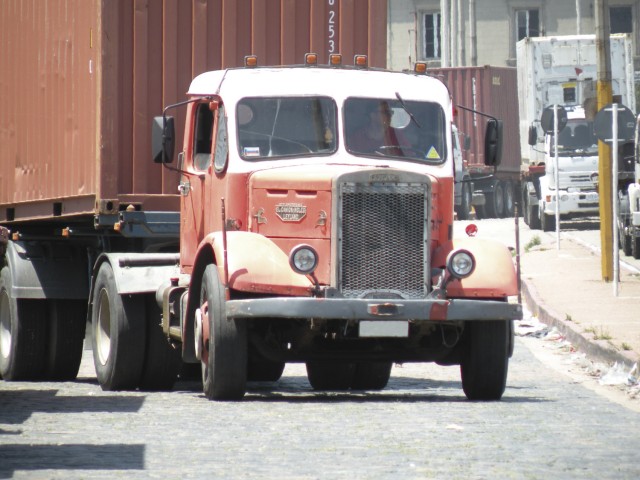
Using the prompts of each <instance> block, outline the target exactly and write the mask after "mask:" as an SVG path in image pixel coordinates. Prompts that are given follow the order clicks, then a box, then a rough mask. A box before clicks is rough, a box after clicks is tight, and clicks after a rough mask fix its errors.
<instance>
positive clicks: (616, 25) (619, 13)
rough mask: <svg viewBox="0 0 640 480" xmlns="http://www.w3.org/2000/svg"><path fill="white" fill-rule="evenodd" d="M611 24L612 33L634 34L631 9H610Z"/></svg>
mask: <svg viewBox="0 0 640 480" xmlns="http://www.w3.org/2000/svg"><path fill="white" fill-rule="evenodd" d="M609 22H610V28H611V33H633V14H632V12H631V7H610V8H609Z"/></svg>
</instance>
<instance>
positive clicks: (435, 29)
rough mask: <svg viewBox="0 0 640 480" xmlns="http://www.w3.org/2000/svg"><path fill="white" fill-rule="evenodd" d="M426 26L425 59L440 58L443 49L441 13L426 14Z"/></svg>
mask: <svg viewBox="0 0 640 480" xmlns="http://www.w3.org/2000/svg"><path fill="white" fill-rule="evenodd" d="M423 25H424V30H423V31H424V41H423V45H424V50H423V54H424V58H425V59H426V58H440V56H441V55H442V49H441V45H440V39H441V38H442V36H441V29H440V26H441V16H440V14H439V13H425V14H424V17H423Z"/></svg>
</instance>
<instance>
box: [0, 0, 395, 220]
mask: <svg viewBox="0 0 640 480" xmlns="http://www.w3.org/2000/svg"><path fill="white" fill-rule="evenodd" d="M386 24H387V1H386V0H264V1H257V0H39V1H37V2H34V1H27V0H3V1H2V2H1V3H0V51H1V52H2V55H1V56H0V223H2V224H5V225H7V226H11V225H12V224H16V223H18V222H22V221H36V220H52V219H53V220H55V219H60V221H68V220H71V219H76V220H79V219H83V218H86V217H93V216H94V215H96V214H102V213H105V214H112V213H115V212H117V211H118V210H120V209H124V208H126V207H127V206H128V205H134V206H135V207H136V208H137V209H141V210H164V211H167V210H169V211H171V210H177V209H178V203H179V202H178V198H177V195H176V194H177V190H176V186H177V184H178V178H177V175H176V174H175V173H174V172H171V171H169V170H167V169H162V168H160V167H159V166H157V165H154V164H152V162H151V154H150V146H149V145H150V124H151V118H152V117H153V116H155V115H159V114H161V112H162V108H163V106H164V105H168V104H171V103H175V102H177V101H180V100H182V99H184V95H185V92H186V90H187V88H188V85H189V82H190V81H191V79H192V78H193V77H194V76H195V75H197V74H199V73H201V72H203V71H206V70H213V69H219V68H226V67H234V66H239V65H241V63H242V62H243V58H244V56H245V55H248V54H255V55H258V58H259V62H260V64H262V65H267V64H269V65H276V64H294V63H301V62H302V59H303V56H304V53H306V52H311V51H313V52H316V53H318V55H319V59H320V61H321V62H326V61H327V59H328V55H329V53H332V52H335V53H342V54H343V55H344V57H345V59H349V58H352V57H353V55H354V54H356V53H364V54H368V55H369V59H370V65H372V66H377V67H384V66H385V65H386V37H387V25H386ZM181 131H182V128H180V126H179V127H178V132H181ZM180 142H181V138H180V137H179V138H178V144H180Z"/></svg>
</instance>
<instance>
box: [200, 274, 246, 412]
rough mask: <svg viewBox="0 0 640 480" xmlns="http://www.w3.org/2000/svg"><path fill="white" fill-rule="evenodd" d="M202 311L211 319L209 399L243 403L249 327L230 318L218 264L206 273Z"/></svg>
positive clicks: (205, 370) (206, 373)
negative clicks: (241, 400)
mask: <svg viewBox="0 0 640 480" xmlns="http://www.w3.org/2000/svg"><path fill="white" fill-rule="evenodd" d="M200 308H201V310H202V311H203V312H204V311H205V310H206V311H207V316H208V317H209V354H208V356H207V357H206V359H205V357H204V356H203V362H202V383H203V390H204V394H205V395H206V397H207V398H208V399H209V400H240V399H242V397H244V394H245V393H246V389H247V350H248V347H247V328H246V324H244V323H242V322H241V321H238V320H234V319H228V318H227V309H226V305H225V291H224V286H223V285H222V282H221V281H220V278H219V276H218V268H217V267H216V266H215V265H208V266H207V268H206V269H205V271H204V275H203V278H202V288H201V290H200Z"/></svg>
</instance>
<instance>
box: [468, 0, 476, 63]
mask: <svg viewBox="0 0 640 480" xmlns="http://www.w3.org/2000/svg"><path fill="white" fill-rule="evenodd" d="M477 40H478V39H477V37H476V0H469V51H470V53H469V65H471V66H472V67H475V66H476V65H478V49H477V45H476V42H477Z"/></svg>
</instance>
